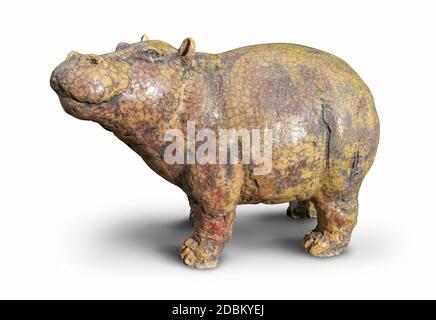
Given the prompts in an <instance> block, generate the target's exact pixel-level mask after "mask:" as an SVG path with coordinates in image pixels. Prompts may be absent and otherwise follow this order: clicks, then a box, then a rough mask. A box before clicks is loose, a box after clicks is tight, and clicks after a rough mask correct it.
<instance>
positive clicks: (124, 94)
mask: <svg viewBox="0 0 436 320" xmlns="http://www.w3.org/2000/svg"><path fill="white" fill-rule="evenodd" d="M194 55H195V44H194V41H193V40H192V39H191V38H187V39H185V40H184V41H183V42H182V45H181V46H180V48H179V49H176V48H174V47H172V46H171V45H169V44H167V43H165V42H162V41H157V40H148V38H147V37H145V36H143V38H142V39H141V42H138V43H135V44H127V43H120V44H118V46H117V48H116V51H115V52H112V53H109V54H103V55H95V54H79V53H77V52H74V51H73V52H71V53H69V54H68V56H67V58H66V60H65V61H64V62H62V63H61V64H60V65H58V66H57V67H56V69H55V70H54V71H53V73H52V75H51V79H50V85H51V87H52V88H53V90H54V91H56V93H57V94H58V96H59V99H60V101H61V104H62V107H63V108H64V110H65V111H66V112H67V113H68V114H70V115H72V116H74V117H76V118H79V119H82V120H92V121H96V122H98V123H100V124H101V125H102V126H103V127H104V128H106V129H108V130H111V131H117V130H118V129H120V128H122V130H123V131H124V132H126V131H128V132H130V135H131V134H132V132H133V133H134V134H135V135H136V134H137V133H138V132H141V130H142V131H147V130H148V131H150V129H153V128H156V127H159V124H161V123H164V122H167V123H168V121H169V119H170V117H171V116H172V115H173V114H174V111H175V110H176V108H177V106H178V105H179V101H180V97H181V91H182V80H183V75H184V74H185V73H186V72H185V71H186V69H187V68H188V67H189V64H190V63H191V60H192V58H193V57H194ZM118 131H119V130H118ZM123 134H124V133H123Z"/></svg>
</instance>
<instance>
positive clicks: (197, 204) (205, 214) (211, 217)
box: [179, 165, 242, 269]
mask: <svg viewBox="0 0 436 320" xmlns="http://www.w3.org/2000/svg"><path fill="white" fill-rule="evenodd" d="M188 181H189V185H190V187H189V188H190V190H189V193H190V194H189V199H190V201H189V202H190V204H191V212H194V215H193V225H194V233H193V235H192V236H191V237H189V238H188V239H186V240H185V242H184V243H183V245H182V247H181V248H180V251H179V254H180V257H181V259H182V261H183V262H184V263H185V264H186V265H188V266H191V267H194V268H198V269H209V268H214V267H216V266H217V264H218V260H219V256H220V254H221V251H222V250H223V248H224V245H225V244H226V242H227V241H228V240H229V239H230V238H231V236H232V229H233V222H234V220H235V212H236V206H237V203H238V200H239V195H240V191H241V186H242V171H241V170H240V168H239V167H237V166H236V165H229V166H228V167H227V166H218V165H205V166H196V167H193V168H192V170H191V171H190V173H189V177H188Z"/></svg>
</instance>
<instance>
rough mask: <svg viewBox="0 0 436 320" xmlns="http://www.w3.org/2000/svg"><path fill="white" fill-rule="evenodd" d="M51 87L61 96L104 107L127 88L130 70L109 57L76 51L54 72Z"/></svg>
mask: <svg viewBox="0 0 436 320" xmlns="http://www.w3.org/2000/svg"><path fill="white" fill-rule="evenodd" d="M50 85H51V87H52V88H53V90H54V91H56V92H57V93H58V95H60V96H61V95H66V96H68V97H69V98H72V99H74V100H77V101H78V102H83V103H88V104H100V103H103V102H107V101H109V100H110V99H111V98H113V97H114V96H116V95H118V94H120V93H121V92H122V91H123V90H125V89H126V88H127V86H128V67H127V66H126V65H124V63H123V62H121V61H118V60H112V59H111V58H108V57H102V56H99V55H95V54H86V55H84V54H80V53H78V52H75V51H72V52H70V53H69V54H68V55H67V58H66V59H65V61H64V62H62V63H61V64H60V65H59V66H57V67H56V69H55V70H54V71H53V73H52V75H51V79H50Z"/></svg>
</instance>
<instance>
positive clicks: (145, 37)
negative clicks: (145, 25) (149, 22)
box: [141, 33, 150, 42]
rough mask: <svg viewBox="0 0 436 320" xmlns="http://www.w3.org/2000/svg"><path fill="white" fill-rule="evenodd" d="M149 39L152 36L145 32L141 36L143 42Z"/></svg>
mask: <svg viewBox="0 0 436 320" xmlns="http://www.w3.org/2000/svg"><path fill="white" fill-rule="evenodd" d="M148 40H150V38H149V37H148V36H147V35H146V34H145V33H144V34H143V35H142V37H141V42H142V41H148Z"/></svg>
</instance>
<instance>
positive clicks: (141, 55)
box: [138, 49, 161, 62]
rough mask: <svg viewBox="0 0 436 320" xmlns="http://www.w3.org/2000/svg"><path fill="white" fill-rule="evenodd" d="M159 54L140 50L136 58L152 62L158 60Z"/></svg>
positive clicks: (150, 50) (152, 50)
mask: <svg viewBox="0 0 436 320" xmlns="http://www.w3.org/2000/svg"><path fill="white" fill-rule="evenodd" d="M160 56H161V55H160V54H159V53H158V52H157V51H156V50H154V49H147V50H142V51H140V52H139V54H138V58H140V59H144V60H149V61H151V62H154V61H156V60H158V59H159V58H160Z"/></svg>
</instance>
